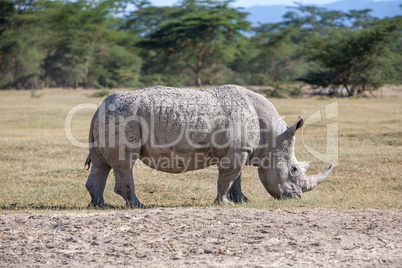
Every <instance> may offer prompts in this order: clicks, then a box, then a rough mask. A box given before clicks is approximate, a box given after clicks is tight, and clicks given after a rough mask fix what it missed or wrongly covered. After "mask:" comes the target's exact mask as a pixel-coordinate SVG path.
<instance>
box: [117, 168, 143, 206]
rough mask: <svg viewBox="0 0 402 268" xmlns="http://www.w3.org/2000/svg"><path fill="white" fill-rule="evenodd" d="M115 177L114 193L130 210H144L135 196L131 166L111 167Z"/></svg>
mask: <svg viewBox="0 0 402 268" xmlns="http://www.w3.org/2000/svg"><path fill="white" fill-rule="evenodd" d="M113 173H114V176H115V187H114V192H115V193H116V194H118V195H120V196H121V197H123V198H124V200H125V201H126V205H127V206H129V207H131V208H146V207H145V206H144V205H143V204H142V203H141V202H140V201H139V200H138V198H137V196H136V195H135V188H134V177H133V168H132V166H124V165H123V166H119V167H113Z"/></svg>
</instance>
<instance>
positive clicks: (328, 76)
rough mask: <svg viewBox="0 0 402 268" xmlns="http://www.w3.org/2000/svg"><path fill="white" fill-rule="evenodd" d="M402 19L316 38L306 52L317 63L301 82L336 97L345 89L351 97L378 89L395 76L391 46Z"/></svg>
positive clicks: (334, 32)
mask: <svg viewBox="0 0 402 268" xmlns="http://www.w3.org/2000/svg"><path fill="white" fill-rule="evenodd" d="M400 25H401V19H400V17H399V18H395V19H384V20H383V21H382V22H381V24H379V25H378V26H376V27H372V28H367V29H362V30H350V29H348V30H346V29H345V30H334V31H333V32H332V33H331V34H330V35H328V36H327V37H321V36H316V37H315V38H314V39H313V40H311V42H310V43H309V47H308V49H307V50H306V51H305V53H306V55H307V58H308V59H309V60H310V61H313V62H315V63H316V64H317V68H316V70H314V71H311V72H310V73H308V74H307V75H306V76H305V77H303V78H301V79H300V80H301V81H304V82H307V83H309V84H311V85H314V86H316V87H317V88H330V89H331V92H332V93H333V94H335V93H339V91H340V90H341V89H342V88H345V89H346V91H347V93H348V95H349V96H352V95H354V94H361V93H362V92H365V91H367V90H368V91H372V90H375V89H378V88H379V87H380V86H381V85H382V84H383V83H384V81H386V79H387V78H391V77H392V76H393V75H394V72H393V71H394V69H393V65H392V60H391V59H392V58H391V57H392V56H391V51H390V50H389V48H388V45H389V44H390V43H391V42H392V41H393V40H395V36H396V35H395V33H396V31H397V30H398V29H399V30H400Z"/></svg>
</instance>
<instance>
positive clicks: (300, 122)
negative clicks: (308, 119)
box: [287, 116, 304, 136]
mask: <svg viewBox="0 0 402 268" xmlns="http://www.w3.org/2000/svg"><path fill="white" fill-rule="evenodd" d="M303 124H304V120H303V118H301V117H300V116H299V119H297V122H296V123H295V124H294V125H293V126H291V127H290V128H289V129H288V130H287V131H288V135H289V136H294V135H295V133H296V130H298V129H299V128H301V127H302V126H303Z"/></svg>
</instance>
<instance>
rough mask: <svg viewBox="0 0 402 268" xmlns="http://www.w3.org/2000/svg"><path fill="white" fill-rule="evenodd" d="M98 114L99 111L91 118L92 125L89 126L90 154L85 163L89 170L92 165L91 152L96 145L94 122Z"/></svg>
mask: <svg viewBox="0 0 402 268" xmlns="http://www.w3.org/2000/svg"><path fill="white" fill-rule="evenodd" d="M97 115H98V111H96V112H95V114H94V117H93V118H92V120H91V126H90V127H89V137H88V143H89V154H88V157H87V160H85V165H84V167H85V168H86V169H87V170H88V169H89V168H90V167H91V153H92V148H94V146H95V138H94V134H93V131H94V124H95V118H96V117H97Z"/></svg>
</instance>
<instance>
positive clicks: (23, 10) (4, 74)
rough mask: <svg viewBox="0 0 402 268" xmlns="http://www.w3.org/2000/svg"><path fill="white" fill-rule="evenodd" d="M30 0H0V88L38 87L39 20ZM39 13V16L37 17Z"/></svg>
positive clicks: (40, 59)
mask: <svg viewBox="0 0 402 268" xmlns="http://www.w3.org/2000/svg"><path fill="white" fill-rule="evenodd" d="M38 6H40V4H39V3H38V2H37V1H33V0H20V1H7V0H0V88H17V89H20V88H27V87H28V88H29V87H39V84H38V79H39V77H40V75H41V72H40V62H41V61H42V59H43V57H44V52H43V50H42V49H41V45H42V42H41V40H39V39H38V38H37V36H41V35H42V34H43V32H44V30H43V20H42V17H41V16H40V14H42V11H41V9H40V8H38ZM38 15H39V16H38Z"/></svg>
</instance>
